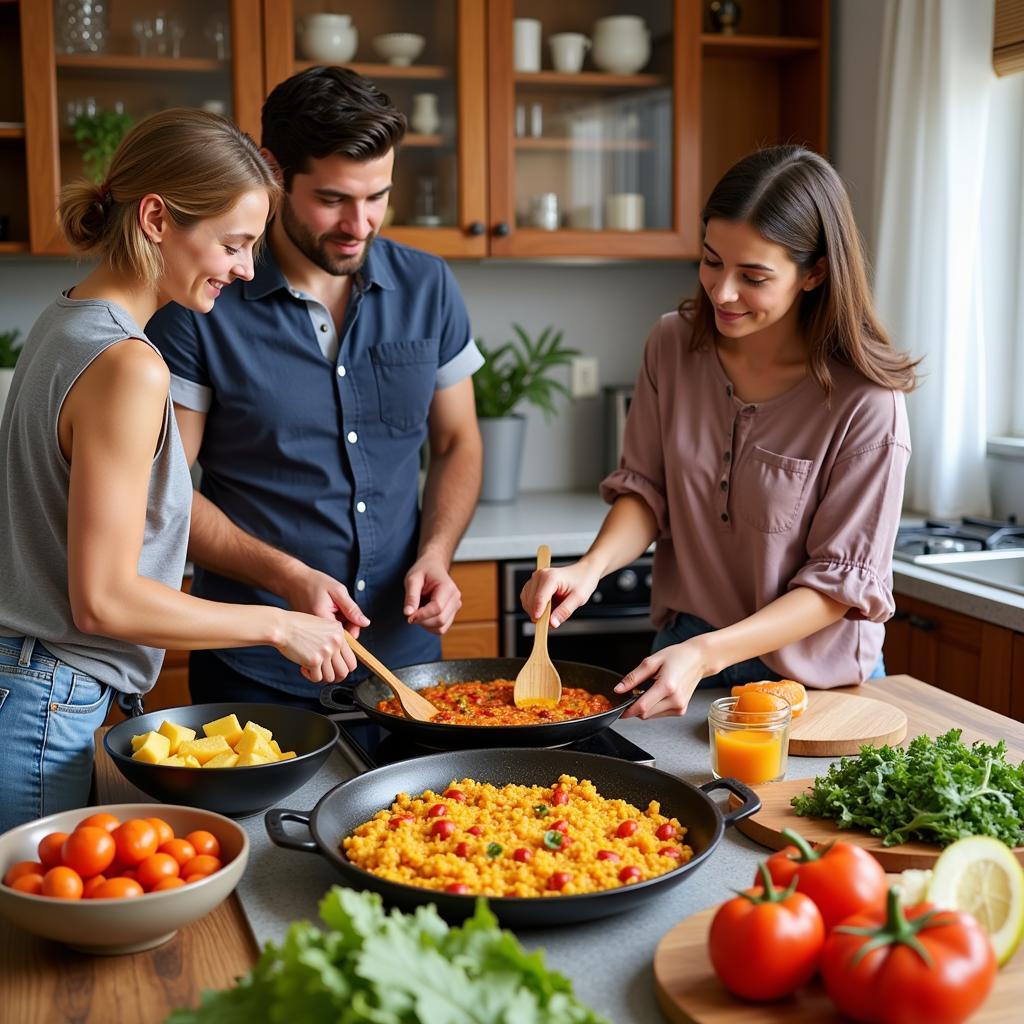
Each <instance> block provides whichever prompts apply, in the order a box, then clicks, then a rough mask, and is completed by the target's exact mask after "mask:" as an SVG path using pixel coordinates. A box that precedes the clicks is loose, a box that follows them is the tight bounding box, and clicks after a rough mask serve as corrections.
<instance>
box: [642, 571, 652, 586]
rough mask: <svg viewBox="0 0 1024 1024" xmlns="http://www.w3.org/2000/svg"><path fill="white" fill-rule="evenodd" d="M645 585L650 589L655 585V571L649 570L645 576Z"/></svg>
mask: <svg viewBox="0 0 1024 1024" xmlns="http://www.w3.org/2000/svg"><path fill="white" fill-rule="evenodd" d="M644 586H645V587H646V588H647V589H648V590H650V589H651V587H653V586H654V573H652V572H649V573H647V575H646V576H644Z"/></svg>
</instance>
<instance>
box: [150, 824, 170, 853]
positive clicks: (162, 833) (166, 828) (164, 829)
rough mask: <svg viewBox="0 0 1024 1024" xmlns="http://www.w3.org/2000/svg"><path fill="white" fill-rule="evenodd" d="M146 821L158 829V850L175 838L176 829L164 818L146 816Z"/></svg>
mask: <svg viewBox="0 0 1024 1024" xmlns="http://www.w3.org/2000/svg"><path fill="white" fill-rule="evenodd" d="M146 821H148V822H149V823H150V825H152V826H153V828H155V829H156V848H157V849H158V850H159V849H160V847H161V846H163V845H164V843H169V842H170V841H171V840H172V839H173V838H174V829H173V828H171V826H170V825H168V824H167V822H166V821H164V819H163V818H146Z"/></svg>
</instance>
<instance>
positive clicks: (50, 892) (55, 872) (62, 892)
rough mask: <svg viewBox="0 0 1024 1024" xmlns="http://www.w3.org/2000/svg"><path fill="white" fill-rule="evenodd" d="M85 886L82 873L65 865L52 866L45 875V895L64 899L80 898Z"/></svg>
mask: <svg viewBox="0 0 1024 1024" xmlns="http://www.w3.org/2000/svg"><path fill="white" fill-rule="evenodd" d="M84 888H85V887H84V886H83V885H82V877H81V875H79V874H78V872H77V871H72V870H71V868H66V867H64V866H63V865H61V866H59V867H55V868H50V870H49V871H47V872H46V874H45V875H43V895H44V896H56V897H57V898H58V899H62V900H80V899H81V898H82V890H83V889H84Z"/></svg>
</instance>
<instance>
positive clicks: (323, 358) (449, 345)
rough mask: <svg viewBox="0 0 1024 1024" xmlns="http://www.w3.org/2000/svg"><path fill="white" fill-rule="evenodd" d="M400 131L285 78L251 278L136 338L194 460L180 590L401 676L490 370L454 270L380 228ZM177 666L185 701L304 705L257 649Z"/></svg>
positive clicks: (418, 638)
mask: <svg viewBox="0 0 1024 1024" xmlns="http://www.w3.org/2000/svg"><path fill="white" fill-rule="evenodd" d="M404 132H405V118H404V116H403V115H402V114H401V113H400V112H399V111H398V110H397V109H396V108H395V107H394V106H393V105H392V104H391V102H390V100H389V99H388V97H387V96H385V95H383V94H382V93H381V92H379V91H378V90H377V89H376V88H375V87H374V86H373V85H372V84H371V83H370V82H368V81H367V80H366V79H364V78H362V77H361V76H359V75H357V74H355V73H354V72H352V71H348V70H346V69H343V68H326V67H317V68H312V69H309V70H307V71H304V72H302V73H300V74H298V75H295V76H293V77H292V78H290V79H288V80H287V81H285V82H282V83H281V84H280V85H278V86H277V87H276V88H275V89H274V91H273V92H272V93H271V94H270V96H269V97H268V98H267V101H266V103H265V104H264V107H263V138H262V148H263V153H264V156H266V157H267V159H268V160H269V161H270V162H271V164H272V165H273V166H274V167H275V169H276V170H277V171H278V173H279V175H280V178H281V181H282V183H283V185H284V188H285V195H284V197H283V200H282V205H281V207H280V209H279V210H278V212H277V215H276V217H275V218H274V220H273V222H272V224H271V226H270V229H269V233H268V238H267V244H266V245H265V247H264V251H263V253H262V257H261V259H260V261H259V263H258V265H257V267H256V272H255V277H254V278H253V280H251V281H237V282H235V283H234V284H227V283H223V284H222V283H221V282H217V281H212V282H210V284H211V286H212V287H214V288H222V290H221V292H220V295H219V297H218V298H217V301H216V305H215V307H214V310H213V312H211V313H209V314H207V315H206V316H197V315H195V314H194V313H192V312H190V311H189V310H185V309H182V308H181V307H179V306H175V305H173V304H171V305H168V306H165V307H164V308H163V309H162V310H161V311H160V312H159V313H158V314H157V315H156V316H155V317H154V318H153V320H151V321H150V323H149V325H148V327H147V334H148V336H149V337H150V338H151V339H152V340H153V341H154V342H155V343H156V344H157V345H158V346H159V347H160V349H161V351H162V352H163V354H164V357H165V358H166V360H167V362H168V364H169V366H170V368H171V373H172V382H171V392H172V396H173V398H174V402H175V411H176V414H177V420H178V426H179V429H180V433H181V437H182V441H183V443H184V445H185V451H186V454H187V455H188V458H189V461H190V463H191V462H192V461H193V460H195V459H196V458H197V457H198V460H199V463H200V465H201V466H202V470H203V476H202V484H201V494H198V495H196V497H195V499H194V502H193V510H192V528H191V534H190V541H189V555H190V557H191V558H192V560H193V561H194V562H195V563H196V565H197V570H196V574H195V578H194V580H193V585H192V592H193V593H194V594H200V595H202V596H203V597H207V598H211V599H215V600H222V601H231V602H236V603H274V602H276V603H278V604H281V605H287V606H290V607H292V608H296V609H300V610H303V611H311V612H314V613H316V614H320V615H338V616H339V617H340V618H341V619H343V620H344V621H345V622H346V624H347V625H348V626H350V627H351V628H352V629H353V631H355V630H357V629H358V627H367V626H369V627H370V629H369V632H368V634H367V643H368V644H369V645H370V647H371V649H372V650H373V651H374V652H375V653H376V654H377V655H378V656H379V657H380V658H381V659H382V660H383V661H385V662H386V663H388V664H390V665H394V666H399V665H406V664H411V663H415V662H422V661H432V660H436V659H437V658H439V657H440V640H439V636H440V635H441V634H443V633H444V632H445V631H446V630H447V629H448V627H449V626H450V625H451V622H452V619H453V618H454V616H455V613H456V612H457V611H458V609H459V606H460V604H461V597H460V594H459V590H458V587H457V586H456V585H455V583H454V581H453V580H452V578H451V576H450V574H449V568H450V564H451V559H452V555H453V553H454V551H455V547H456V545H457V544H458V541H459V538H460V537H461V535H462V532H463V531H464V530H465V528H466V525H467V523H468V522H469V519H470V516H471V515H472V512H473V507H474V505H475V503H476V498H477V493H478V491H479V485H480V473H481V444H480V434H479V430H478V427H477V422H476V413H475V409H474V403H473V389H472V381H471V376H472V374H473V373H474V372H475V371H476V370H477V369H478V368H479V366H480V364H481V363H482V361H483V360H482V358H481V356H480V353H479V351H478V350H477V348H476V346H475V345H474V343H473V340H472V337H471V335H470V326H469V318H468V316H467V313H466V309H465V305H464V304H463V301H462V297H461V295H460V294H459V290H458V287H457V285H456V283H455V280H454V278H453V277H452V274H451V272H450V270H449V269H448V267H447V266H446V264H445V263H444V261H443V260H441V259H439V258H437V257H435V256H431V255H429V254H427V253H424V252H420V251H419V250H416V249H412V248H409V247H408V246H403V245H399V244H398V243H396V242H392V241H390V240H387V239H383V238H379V237H377V233H378V231H379V230H380V227H381V225H382V223H383V220H384V214H385V211H386V210H387V206H388V194H389V192H390V191H391V187H392V170H393V167H394V162H395V152H396V149H397V147H398V144H399V143H400V142H401V139H402V136H403V135H404ZM425 440H426V441H427V442H428V446H429V455H430V458H429V465H428V469H427V474H426V482H425V486H424V491H423V500H422V514H421V511H420V504H419V474H420V450H421V448H422V445H423V442H424V441H425ZM371 623H372V625H371ZM353 664H354V662H353ZM189 669H190V672H189V687H190V690H191V694H192V699H193V701H195V702H196V703H202V702H207V701H223V700H274V701H278V702H293V703H297V704H302V705H307V706H310V707H315V706H317V704H316V697H317V694H316V690H315V687H314V686H313V684H311V683H309V682H307V681H306V680H305V679H304V678H302V676H301V675H299V674H298V673H297V672H296V671H294V667H293V666H291V665H290V664H289V663H288V662H287V661H285V659H284V658H282V657H281V656H280V655H278V654H277V653H276V651H274V650H273V649H272V648H265V647H253V648H235V649H232V650H218V651H200V652H193V654H192V656H191V658H190V662H189Z"/></svg>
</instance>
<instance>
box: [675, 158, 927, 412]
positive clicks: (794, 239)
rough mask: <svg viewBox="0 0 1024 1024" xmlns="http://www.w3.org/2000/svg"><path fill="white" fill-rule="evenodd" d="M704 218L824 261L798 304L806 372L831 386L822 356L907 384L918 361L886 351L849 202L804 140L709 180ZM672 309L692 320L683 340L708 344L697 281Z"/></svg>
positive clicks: (884, 382) (806, 263) (706, 305)
mask: <svg viewBox="0 0 1024 1024" xmlns="http://www.w3.org/2000/svg"><path fill="white" fill-rule="evenodd" d="M712 217H720V218H721V219H722V220H727V221H733V222H742V223H745V224H749V225H750V226H751V227H752V228H754V229H755V230H756V231H757V232H759V233H760V234H761V235H763V236H764V237H765V238H767V239H768V241H770V242H774V243H775V244H776V245H781V246H782V247H783V248H784V249H785V250H786V251H787V252H788V253H789V256H790V258H791V259H792V260H793V262H794V263H795V264H796V265H797V266H798V267H799V268H800V270H801V271H804V272H807V271H809V270H811V269H812V268H813V267H814V266H815V264H816V263H817V262H818V261H819V260H820V259H821V258H822V257H824V258H825V262H826V265H827V268H828V271H827V274H826V277H825V280H824V281H823V282H822V283H821V284H820V285H819V286H818V287H817V288H815V289H813V290H812V291H809V292H804V293H803V294H802V295H801V297H800V299H799V300H798V301H799V302H800V328H801V330H802V331H803V333H804V336H805V337H806V339H807V341H808V349H809V351H808V364H809V370H810V373H811V375H812V376H813V377H814V379H815V380H816V381H817V382H818V384H819V385H820V386H821V387H822V389H823V390H824V391H825V393H826V394H829V393H831V390H832V375H831V373H830V372H829V369H828V362H829V360H830V359H837V360H839V361H840V362H843V363H846V364H847V365H848V366H851V367H853V368H854V369H855V370H858V371H859V372H860V373H861V374H863V375H864V376H865V377H867V379H868V380H870V381H874V383H876V384H880V385H881V386H882V387H886V388H891V389H892V390H894V391H912V390H913V389H914V387H915V385H916V381H917V375H916V373H915V367H916V366H917V364H918V362H920V360H916V361H915V360H912V359H910V358H909V357H908V356H907V355H906V354H905V353H903V352H899V351H897V350H896V349H895V348H893V345H892V342H891V341H890V340H889V336H888V334H887V333H886V331H885V329H884V328H883V327H882V325H881V324H880V323H879V321H878V317H877V315H876V314H875V310H874V305H873V303H872V300H871V290H870V288H869V287H868V280H867V273H866V271H865V267H864V255H863V251H862V248H861V241H860V234H859V233H858V231H857V225H856V224H855V222H854V219H853V211H852V210H851V208H850V200H849V197H848V196H847V194H846V189H845V188H844V186H843V183H842V181H841V179H840V177H839V175H838V174H837V173H836V172H835V170H834V169H833V167H832V165H831V164H829V162H828V161H827V160H825V159H824V157H821V156H819V155H818V154H817V153H814V152H812V151H811V150H809V149H805V148H804V147H802V146H773V147H771V148H768V149H762V150H760V151H758V152H757V153H751V154H750V156H747V157H744V158H743V159H742V160H740V162H739V163H737V164H735V165H734V166H733V167H732V168H730V169H729V170H728V171H727V172H726V173H725V176H724V177H723V178H722V180H721V181H719V183H718V184H717V185H716V186H715V187H714V189H713V191H712V192H711V195H710V197H709V198H708V201H707V204H706V205H705V207H704V209H703V211H702V213H701V219H702V220H703V222H704V226H705V228H706V227H707V223H708V221H709V220H711V218H712ZM679 313H680V315H681V316H683V317H685V318H686V319H687V320H689V321H690V322H691V323H692V324H693V340H692V342H691V347H693V348H703V347H705V346H707V345H710V344H713V343H714V342H715V339H716V336H717V335H716V331H715V310H714V306H713V305H712V303H711V300H710V299H709V298H708V296H707V294H706V293H705V291H704V289H703V288H702V287H701V288H698V290H697V295H696V297H695V298H692V299H687V300H685V301H684V302H683V303H682V304H681V305H680V307H679Z"/></svg>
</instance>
